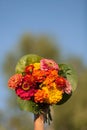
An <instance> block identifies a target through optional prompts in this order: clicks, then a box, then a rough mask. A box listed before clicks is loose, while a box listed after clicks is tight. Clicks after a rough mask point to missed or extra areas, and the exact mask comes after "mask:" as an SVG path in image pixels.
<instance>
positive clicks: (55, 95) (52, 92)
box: [42, 87, 63, 104]
mask: <svg viewBox="0 0 87 130" xmlns="http://www.w3.org/2000/svg"><path fill="white" fill-rule="evenodd" d="M42 89H43V90H45V92H46V93H47V94H48V97H47V98H46V102H47V103H48V104H56V103H57V102H59V101H60V100H61V99H62V94H63V91H62V90H58V89H57V88H56V87H55V88H52V89H48V88H47V87H43V88H42Z"/></svg>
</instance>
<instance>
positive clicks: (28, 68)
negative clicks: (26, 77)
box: [25, 65, 34, 74]
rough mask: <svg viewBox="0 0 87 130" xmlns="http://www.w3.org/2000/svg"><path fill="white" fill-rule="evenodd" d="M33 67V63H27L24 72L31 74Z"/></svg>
mask: <svg viewBox="0 0 87 130" xmlns="http://www.w3.org/2000/svg"><path fill="white" fill-rule="evenodd" d="M33 68H34V66H33V65H28V66H26V68H25V72H26V73H27V74H31V73H32V71H33Z"/></svg>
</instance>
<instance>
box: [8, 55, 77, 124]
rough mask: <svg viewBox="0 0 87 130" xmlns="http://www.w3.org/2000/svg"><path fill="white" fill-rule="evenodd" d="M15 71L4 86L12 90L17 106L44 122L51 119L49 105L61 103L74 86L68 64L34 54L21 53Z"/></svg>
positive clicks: (66, 98) (74, 76)
mask: <svg viewBox="0 0 87 130" xmlns="http://www.w3.org/2000/svg"><path fill="white" fill-rule="evenodd" d="M15 72H16V73H15V74H14V75H13V76H11V77H10V79H9V80H8V86H9V88H11V89H13V90H14V91H15V93H16V96H17V101H18V104H19V107H20V108H21V109H22V110H26V111H30V112H33V113H34V114H35V116H36V117H38V116H39V115H40V114H43V115H44V122H48V123H50V121H51V120H52V117H51V112H50V106H52V105H61V104H63V103H65V102H66V101H67V100H68V99H69V98H70V97H71V95H72V93H73V91H74V90H75V89H76V85H77V80H76V74H75V72H74V71H73V69H72V68H71V67H70V66H68V65H66V64H57V63H56V62H55V61H54V60H52V59H45V58H43V57H40V56H38V55H35V54H29V55H25V56H23V57H22V58H21V59H20V60H19V62H18V63H17V65H16V69H15Z"/></svg>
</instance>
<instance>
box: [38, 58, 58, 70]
mask: <svg viewBox="0 0 87 130" xmlns="http://www.w3.org/2000/svg"><path fill="white" fill-rule="evenodd" d="M40 65H41V66H40V67H41V70H49V69H56V70H59V66H58V64H56V62H55V61H53V60H50V59H42V60H40Z"/></svg>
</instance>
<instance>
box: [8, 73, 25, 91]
mask: <svg viewBox="0 0 87 130" xmlns="http://www.w3.org/2000/svg"><path fill="white" fill-rule="evenodd" d="M22 80H23V77H22V74H15V75H13V76H12V77H11V78H10V79H9V80H8V86H9V87H10V88H11V89H15V88H16V87H18V86H21V84H22Z"/></svg>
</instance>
